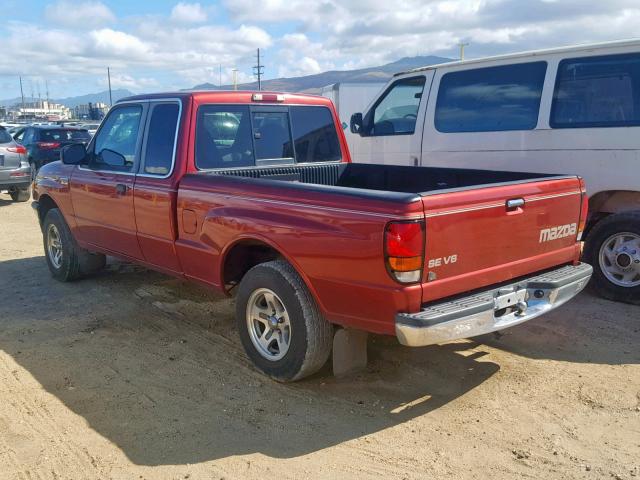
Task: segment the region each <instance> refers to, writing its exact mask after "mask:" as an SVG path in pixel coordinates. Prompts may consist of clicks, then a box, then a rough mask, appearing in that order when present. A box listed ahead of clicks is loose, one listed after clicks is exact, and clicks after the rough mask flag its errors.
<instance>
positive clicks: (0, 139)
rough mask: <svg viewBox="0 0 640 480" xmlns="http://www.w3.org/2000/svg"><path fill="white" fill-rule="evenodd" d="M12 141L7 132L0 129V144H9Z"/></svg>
mask: <svg viewBox="0 0 640 480" xmlns="http://www.w3.org/2000/svg"><path fill="white" fill-rule="evenodd" d="M12 140H13V138H12V137H11V135H9V132H7V131H6V130H5V129H4V128H0V143H10V142H11V141H12Z"/></svg>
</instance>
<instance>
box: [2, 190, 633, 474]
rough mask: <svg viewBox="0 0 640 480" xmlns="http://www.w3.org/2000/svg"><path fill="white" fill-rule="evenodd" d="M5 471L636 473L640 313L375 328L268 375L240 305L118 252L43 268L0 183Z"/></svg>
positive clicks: (594, 311)
mask: <svg viewBox="0 0 640 480" xmlns="http://www.w3.org/2000/svg"><path fill="white" fill-rule="evenodd" d="M0 232H1V235H0V479H3V480H4V479H21V480H27V479H93V478H109V479H111V478H113V479H134V478H137V479H165V478H167V479H174V478H176V479H178V478H179V479H187V478H188V479H221V478H225V479H235V478H238V479H249V478H256V479H264V478H278V479H288V478H336V479H345V478H380V477H384V478H386V479H414V478H455V479H458V478H462V479H467V478H469V479H470V478H478V479H488V478H492V479H515V478H531V479H547V478H553V479H555V478H558V479H560V478H562V479H574V478H580V479H582V478H584V479H600V478H605V479H609V478H613V479H633V478H638V479H640V349H639V348H638V346H639V345H640V307H637V306H630V305H622V304H616V303H611V302H608V301H605V300H601V299H598V298H595V297H594V296H592V295H591V294H588V293H583V294H582V295H581V296H580V297H579V298H578V299H576V300H574V301H573V302H571V303H569V304H567V305H565V306H564V307H562V308H561V309H559V310H557V311H556V312H552V313H551V314H548V315H546V316H544V317H542V318H540V319H537V320H534V321H531V322H529V323H527V324H524V325H521V326H518V327H514V328H513V329H511V330H508V331H506V332H504V334H503V335H500V336H494V335H491V336H487V338H482V339H475V340H474V341H462V342H458V343H454V344H448V345H442V346H434V347H428V348H420V349H409V348H405V347H401V346H399V345H398V344H397V342H396V341H395V339H393V338H385V337H374V338H372V339H371V341H370V352H369V354H370V358H371V361H370V365H369V368H368V370H367V371H366V372H365V373H362V374H359V375H357V376H354V377H352V378H346V379H340V380H338V379H335V378H333V377H332V376H331V374H330V371H329V370H328V369H325V370H324V371H322V372H321V373H320V374H318V375H315V376H314V377H312V378H311V379H309V380H306V381H302V382H299V383H295V384H289V385H281V384H277V383H275V382H273V381H271V380H269V379H267V378H265V377H264V376H262V375H261V374H260V373H258V372H257V371H255V370H254V369H253V368H252V366H251V365H250V364H249V362H248V360H247V358H246V356H245V355H244V352H243V351H242V348H241V346H240V342H239V340H238V339H237V335H236V331H235V327H234V323H233V313H232V300H229V299H225V298H221V297H216V296H215V295H212V294H210V293H209V292H207V291H205V290H202V289H200V288H199V287H194V286H192V285H189V284H187V283H185V282H183V281H180V280H177V279H173V278H169V277H165V276H162V275H160V274H157V273H153V272H150V271H147V270H145V269H143V268H140V267H136V266H132V265H127V264H124V263H119V262H117V261H115V260H111V259H110V263H109V267H108V269H107V270H106V271H105V272H104V273H102V274H100V275H98V276H96V277H94V278H90V279H85V280H81V281H78V282H75V283H70V284H61V283H58V282H56V281H54V280H52V279H51V278H50V276H49V272H48V270H47V267H46V264H45V260H44V257H43V249H42V243H41V242H42V241H41V235H40V231H39V228H38V225H37V222H36V219H35V216H34V214H33V212H32V210H31V208H30V205H29V204H28V203H23V204H15V203H11V202H10V201H9V197H8V196H7V195H4V194H3V195H0Z"/></svg>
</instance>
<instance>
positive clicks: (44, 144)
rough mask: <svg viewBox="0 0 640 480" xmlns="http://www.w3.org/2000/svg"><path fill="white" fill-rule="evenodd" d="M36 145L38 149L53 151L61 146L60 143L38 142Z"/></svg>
mask: <svg viewBox="0 0 640 480" xmlns="http://www.w3.org/2000/svg"><path fill="white" fill-rule="evenodd" d="M36 145H38V147H39V148H41V149H43V150H52V149H54V148H58V147H59V146H60V143H58V142H36Z"/></svg>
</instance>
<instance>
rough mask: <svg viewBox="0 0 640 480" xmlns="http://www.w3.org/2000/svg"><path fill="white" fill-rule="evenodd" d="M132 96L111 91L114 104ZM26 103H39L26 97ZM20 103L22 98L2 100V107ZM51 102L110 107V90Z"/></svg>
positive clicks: (124, 91)
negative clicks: (100, 103)
mask: <svg viewBox="0 0 640 480" xmlns="http://www.w3.org/2000/svg"><path fill="white" fill-rule="evenodd" d="M130 95H133V92H131V91H129V90H127V89H126V88H118V89H115V90H111V96H112V98H113V101H114V102H116V101H118V100H120V99H121V98H124V97H128V96H130ZM24 101H25V103H29V102H37V101H38V98H32V97H24ZM20 102H22V99H21V98H20V97H16V98H7V99H6V100H0V106H2V107H11V106H13V105H19V104H20ZM51 102H52V103H60V104H62V105H65V106H67V107H69V108H73V107H77V106H78V105H81V104H86V103H89V102H91V103H97V102H102V103H106V104H107V105H108V104H109V90H105V91H103V92H98V93H88V94H86V95H80V96H78V97H67V98H52V99H51Z"/></svg>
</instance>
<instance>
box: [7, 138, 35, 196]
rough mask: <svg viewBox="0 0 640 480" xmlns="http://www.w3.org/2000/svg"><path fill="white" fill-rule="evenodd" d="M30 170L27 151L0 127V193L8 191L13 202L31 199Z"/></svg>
mask: <svg viewBox="0 0 640 480" xmlns="http://www.w3.org/2000/svg"><path fill="white" fill-rule="evenodd" d="M31 176H32V173H31V168H30V166H29V162H28V161H27V149H26V148H25V147H23V146H22V145H20V144H19V143H18V142H16V141H15V140H14V139H13V138H12V137H11V135H10V134H9V132H7V130H6V129H5V128H4V127H0V191H2V190H8V191H9V195H10V196H11V199H12V200H13V201H14V202H26V201H28V200H29V199H30V198H31Z"/></svg>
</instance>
